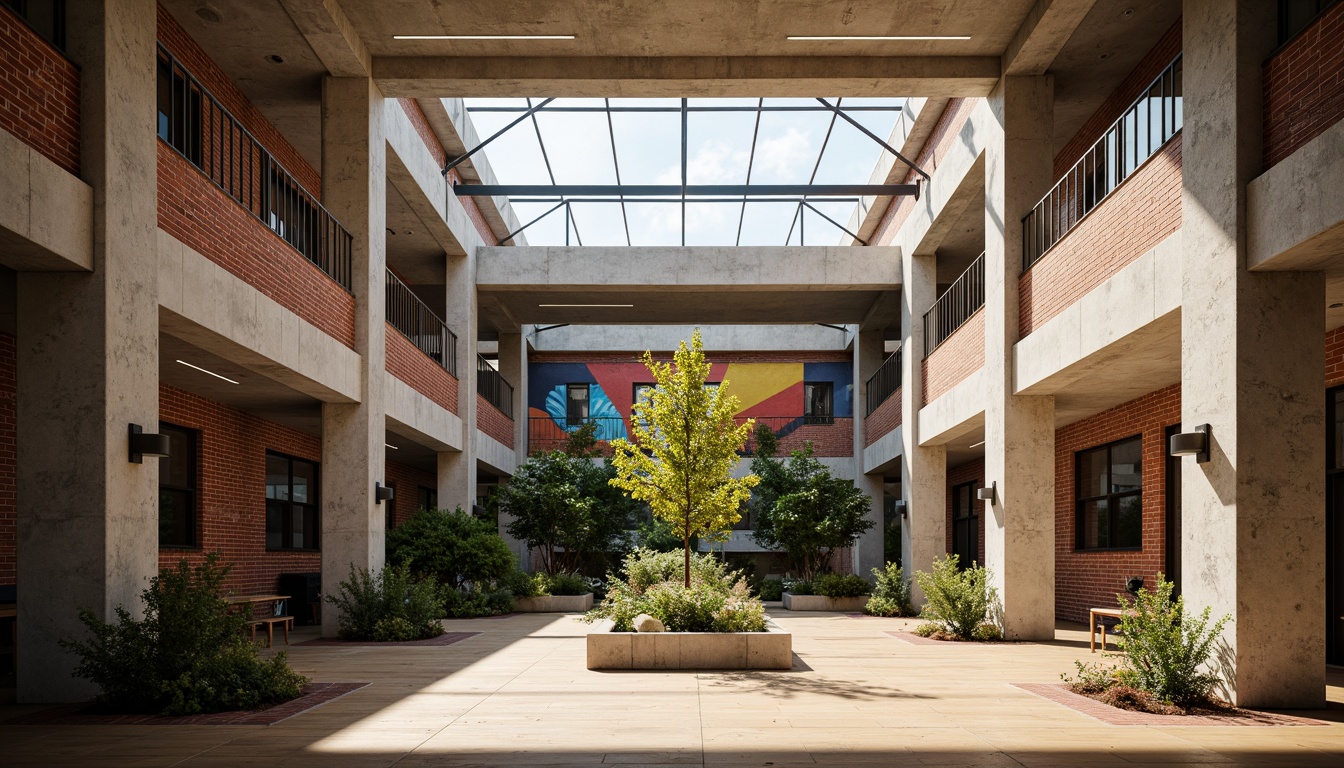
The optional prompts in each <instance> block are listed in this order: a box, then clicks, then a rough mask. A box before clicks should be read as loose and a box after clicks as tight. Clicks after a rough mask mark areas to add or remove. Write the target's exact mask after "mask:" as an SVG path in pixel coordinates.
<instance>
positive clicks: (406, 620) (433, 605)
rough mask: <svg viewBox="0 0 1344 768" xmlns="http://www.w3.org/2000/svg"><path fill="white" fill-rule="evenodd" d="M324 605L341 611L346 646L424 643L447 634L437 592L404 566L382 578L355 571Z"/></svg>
mask: <svg viewBox="0 0 1344 768" xmlns="http://www.w3.org/2000/svg"><path fill="white" fill-rule="evenodd" d="M325 599H326V601H327V602H329V603H331V604H332V605H334V606H336V607H337V609H339V610H340V619H339V620H338V621H339V624H340V629H339V632H338V633H339V635H340V637H341V639H342V640H357V641H369V640H372V641H375V642H389V641H404V640H425V639H427V638H431V637H437V636H439V635H441V634H443V625H442V624H440V623H439V619H440V618H442V617H443V600H442V599H441V598H440V597H439V588H438V586H437V585H436V584H435V583H434V582H433V581H432V580H430V579H428V578H421V579H415V578H413V577H412V576H411V570H410V568H409V567H408V566H407V565H406V564H405V563H402V564H400V565H392V564H390V563H389V564H387V565H384V566H383V569H382V570H381V571H379V572H378V573H370V572H369V571H368V570H367V569H364V568H355V567H354V566H353V565H352V566H350V578H348V579H346V580H345V581H342V582H341V583H340V584H339V585H338V586H337V588H336V594H332V595H326V597H325Z"/></svg>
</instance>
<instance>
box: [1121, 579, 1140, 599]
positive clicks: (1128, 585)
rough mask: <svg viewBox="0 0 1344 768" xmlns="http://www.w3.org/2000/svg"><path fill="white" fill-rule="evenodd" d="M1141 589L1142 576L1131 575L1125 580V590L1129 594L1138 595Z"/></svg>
mask: <svg viewBox="0 0 1344 768" xmlns="http://www.w3.org/2000/svg"><path fill="white" fill-rule="evenodd" d="M1140 589H1143V577H1142V576H1131V577H1129V578H1128V579H1126V580H1125V591H1126V592H1128V593H1129V594H1131V595H1134V596H1135V597H1137V596H1138V594H1139V590H1140Z"/></svg>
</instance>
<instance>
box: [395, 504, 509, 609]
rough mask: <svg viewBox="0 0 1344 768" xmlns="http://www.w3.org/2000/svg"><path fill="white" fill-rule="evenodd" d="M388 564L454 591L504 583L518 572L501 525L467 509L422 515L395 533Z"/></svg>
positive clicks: (398, 527)
mask: <svg viewBox="0 0 1344 768" xmlns="http://www.w3.org/2000/svg"><path fill="white" fill-rule="evenodd" d="M387 559H388V561H389V562H392V563H406V564H407V565H409V566H410V569H411V573H413V574H414V575H416V576H419V577H424V576H432V577H434V579H435V580H436V581H438V582H439V583H440V584H443V585H446V586H449V587H452V588H453V589H461V588H462V587H463V585H464V584H467V583H469V582H470V583H472V584H475V585H478V586H479V585H482V584H485V583H488V582H492V581H495V580H497V579H502V578H504V576H505V575H507V574H508V573H509V572H510V571H512V570H513V568H514V561H513V552H511V551H510V550H509V545H508V544H506V543H505V542H504V539H502V538H500V537H499V534H498V533H497V532H496V529H495V525H494V524H493V523H491V522H490V521H488V520H482V519H480V518H477V517H473V516H472V515H469V514H467V513H466V512H463V511H462V508H461V507H458V508H457V509H456V510H453V511H449V510H446V509H426V510H422V511H421V512H419V513H418V514H417V515H416V516H415V517H412V518H411V519H410V520H408V521H406V522H405V523H403V524H402V525H399V526H397V527H396V528H393V529H392V530H391V531H389V532H388V534H387Z"/></svg>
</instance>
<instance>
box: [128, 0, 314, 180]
mask: <svg viewBox="0 0 1344 768" xmlns="http://www.w3.org/2000/svg"><path fill="white" fill-rule="evenodd" d="M158 39H159V42H160V43H162V44H163V47H164V48H167V49H168V52H169V53H171V54H173V57H174V58H176V59H177V60H178V61H180V62H181V63H182V66H184V67H186V68H187V69H188V70H189V71H190V72H191V74H192V76H194V77H195V78H196V79H197V80H199V81H200V83H201V85H203V86H204V87H205V89H206V90H208V91H210V93H211V94H213V95H214V97H215V98H216V99H218V100H219V103H220V104H221V105H223V107H224V108H225V109H227V110H228V111H229V112H230V113H231V114H232V115H233V116H234V118H235V119H236V120H238V122H240V123H242V124H243V126H244V127H246V128H247V130H248V132H249V133H251V134H252V135H253V136H254V137H255V138H256V140H257V141H259V142H261V145H262V146H263V147H265V148H266V151H268V152H270V153H271V155H273V156H274V157H275V159H276V160H277V161H279V163H280V164H281V165H283V166H284V167H285V170H287V171H289V173H290V174H291V175H292V176H293V177H294V178H295V180H297V181H298V182H299V183H300V184H302V185H303V187H304V189H307V190H308V191H309V192H311V193H312V194H313V195H314V196H315V197H317V198H318V199H321V197H322V177H321V175H320V174H319V173H318V172H317V170H316V169H314V168H313V166H312V165H310V164H309V163H308V161H307V160H305V159H304V158H303V155H301V154H299V151H298V150H297V149H295V148H294V145H292V144H290V143H289V141H287V140H286V139H285V137H284V136H283V135H281V133H280V131H278V130H276V128H275V126H274V125H271V123H270V121H268V120H267V119H266V116H265V115H263V114H262V113H261V110H259V109H257V108H256V107H255V106H253V104H252V102H251V101H249V100H248V98H247V96H244V95H243V92H242V91H241V90H240V89H239V88H238V86H236V85H234V84H233V81H232V80H230V79H229V76H228V75H226V74H224V70H222V69H220V68H219V67H218V66H217V65H216V64H215V62H214V61H212V60H211V59H210V57H209V56H208V55H206V53H205V51H204V50H202V49H201V47H200V46H199V45H197V44H196V41H195V40H192V39H191V37H190V36H189V35H187V31H186V30H185V29H183V28H182V25H180V24H178V23H177V20H176V19H174V18H173V16H172V14H170V13H169V12H168V10H167V9H166V8H164V7H163V6H162V5H160V6H159V13H158ZM146 130H153V127H152V126H150V127H147V128H146Z"/></svg>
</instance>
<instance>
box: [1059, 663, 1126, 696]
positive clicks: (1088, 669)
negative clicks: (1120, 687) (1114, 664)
mask: <svg viewBox="0 0 1344 768" xmlns="http://www.w3.org/2000/svg"><path fill="white" fill-rule="evenodd" d="M1073 666H1074V668H1075V669H1076V670H1077V671H1076V672H1075V674H1072V675H1070V674H1068V673H1064V674H1061V675H1060V676H1059V679H1061V680H1063V681H1064V682H1065V683H1068V686H1069V688H1070V689H1072V690H1073V692H1074V693H1081V694H1085V695H1087V694H1092V695H1095V694H1098V693H1103V692H1105V691H1106V690H1107V689H1109V688H1110V687H1111V686H1113V685H1115V682H1116V681H1115V670H1114V669H1113V668H1111V667H1105V666H1102V665H1101V664H1095V663H1084V662H1081V661H1075V662H1073Z"/></svg>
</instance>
